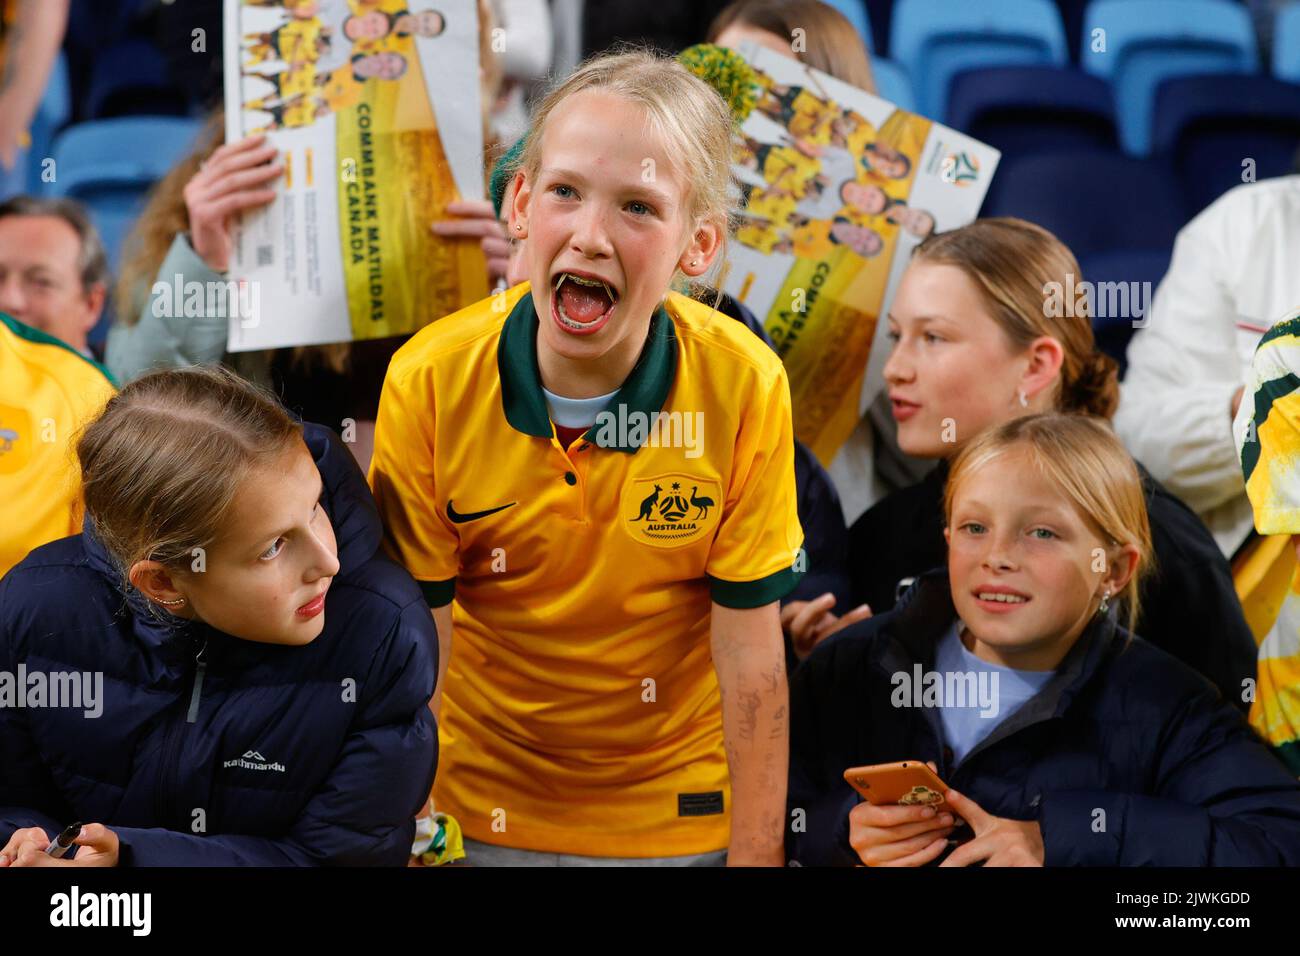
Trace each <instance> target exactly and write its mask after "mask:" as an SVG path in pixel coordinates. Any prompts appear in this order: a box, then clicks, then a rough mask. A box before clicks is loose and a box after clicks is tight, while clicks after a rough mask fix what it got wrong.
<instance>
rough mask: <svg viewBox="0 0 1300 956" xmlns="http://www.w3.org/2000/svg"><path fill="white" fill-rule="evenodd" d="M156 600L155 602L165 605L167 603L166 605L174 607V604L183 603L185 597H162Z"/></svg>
mask: <svg viewBox="0 0 1300 956" xmlns="http://www.w3.org/2000/svg"><path fill="white" fill-rule="evenodd" d="M156 600H157V602H158V603H159V604H165V605H167V606H168V607H175V606H176V605H178V604H184V603H185V598H177V599H176V600H174V601H164V600H163V599H162V598H157V599H156Z"/></svg>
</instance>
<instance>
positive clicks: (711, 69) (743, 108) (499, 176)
mask: <svg viewBox="0 0 1300 956" xmlns="http://www.w3.org/2000/svg"><path fill="white" fill-rule="evenodd" d="M677 60H678V62H679V63H681V64H682V66H684V67H686V69H688V70H690V71H691V72H692V73H694V74H695V75H696V76H698V77H699V78H700V79H702V80H703V81H704V82H705V83H708V84H709V86H711V87H713V88H714V89H715V90H717V92H718V95H719V96H721V97H722V101H723V102H724V103H726V104H727V108H728V109H729V110H731V116H732V119H733V120H734V121H735V123H736V125H737V126H739V125H740V124H742V123H744V122H745V120H747V119H749V114H750V113H752V112H753V111H754V104H755V103H756V102H757V101H758V97H757V94H756V93H755V89H756V88H757V86H758V77H757V75H756V74H755V73H754V68H753V67H751V66H750V65H749V64H748V63H747V62H746V61H745V58H744V57H743V56H741V55H740V54H739V53H737V52H736V51H735V50H729V49H727V48H726V47H721V46H718V45H717V44H716V43H697V44H695V46H690V47H687V48H686V49H685V50H683V51H682V52H681V53H679V54H677ZM527 145H528V134H527V133H525V134H524V135H523V136H521V137H519V140H518V141H517V142H516V143H515V144H514V145H513V146H511V147H510V148H509V149H508V150H506V152H505V153H504V154H503V155H502V156H501V158H500V159H498V160H497V161H496V165H494V166H493V167H492V176H491V178H490V179H489V180H488V191H489V192H490V193H491V194H492V208H493V209H494V210H496V215H497V218H498V219H500V218H501V203H502V202H503V201H504V200H505V195H506V187H507V186H509V185H510V180H511V179H512V178H513V177H514V174H515V170H516V169H517V168H518V165H519V160H520V157H522V156H523V154H524V148H525V147H526V146H527Z"/></svg>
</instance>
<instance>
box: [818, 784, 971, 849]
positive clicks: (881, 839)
mask: <svg viewBox="0 0 1300 956" xmlns="http://www.w3.org/2000/svg"><path fill="white" fill-rule="evenodd" d="M844 779H845V780H846V781H848V783H849V785H850V786H852V787H853V789H855V790H857V791H858V793H860V794H862V796H863V797H864V798H865V799H866V801H867V802H866V803H860V804H858V805H857V806H856V807H854V808H853V810H852V811H850V813H849V845H850V846H852V847H853V849H854V850H855V851H856V852H857V854H858V857H859V858H860V859H861V860H862V862H863V863H865V864H866V865H867V866H924V865H925V864H926V863H929V862H930V861H931V860H933V859H935V858H936V857H938V856H939V854H941V853H942V852H943V851H944V850H945V849H946V848H947V846H948V836H949V835H950V834H951V833H952V832H953V830H954V828H955V827H956V825H957V821H956V819H955V818H954V816H953V814H952V812H951V811H950V809H949V808H948V807H947V806H946V805H945V804H944V796H943V795H944V793H946V792H947V790H948V787H947V785H946V784H945V783H944V782H943V781H942V780H940V779H939V777H938V775H937V774H935V772H934V771H933V770H931V769H930V768H929V767H927V766H926V765H925V764H924V763H922V762H921V761H919V760H905V761H902V762H899V763H891V764H876V765H873V766H868V767H853V768H850V769H849V770H846V771H845V772H844Z"/></svg>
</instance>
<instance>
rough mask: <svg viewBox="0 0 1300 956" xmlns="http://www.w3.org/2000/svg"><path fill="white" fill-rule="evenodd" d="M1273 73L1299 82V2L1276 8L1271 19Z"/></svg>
mask: <svg viewBox="0 0 1300 956" xmlns="http://www.w3.org/2000/svg"><path fill="white" fill-rule="evenodd" d="M1273 75H1274V76H1276V77H1277V78H1278V79H1279V80H1290V81H1291V82H1292V83H1300V3H1291V4H1288V5H1287V6H1285V7H1283V8H1282V9H1281V10H1278V11H1277V19H1276V20H1274V21H1273Z"/></svg>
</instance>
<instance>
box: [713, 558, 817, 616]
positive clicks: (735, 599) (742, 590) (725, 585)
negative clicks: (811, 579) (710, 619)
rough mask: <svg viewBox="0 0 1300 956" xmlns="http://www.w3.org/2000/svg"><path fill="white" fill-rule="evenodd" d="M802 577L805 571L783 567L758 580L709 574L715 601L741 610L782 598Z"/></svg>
mask: <svg viewBox="0 0 1300 956" xmlns="http://www.w3.org/2000/svg"><path fill="white" fill-rule="evenodd" d="M801 577H803V572H802V571H796V570H795V569H794V568H782V569H781V570H780V571H776V572H774V573H772V574H769V575H768V576H767V577H765V578H759V579H758V580H757V581H724V580H722V579H721V578H715V577H714V576H713V575H711V574H710V575H708V578H709V587H710V589H711V590H712V597H713V601H714V603H715V604H721V605H722V606H723V607H730V608H735V609H736V610H740V611H745V610H749V609H750V608H755V607H762V606H763V605H764V604H771V603H772V602H773V601H779V600H781V598H783V597H785V596H786V595H787V594H789V593H790V592H791V591H793V590H794V586H795V585H796V584H798V583H799V579H800V578H801Z"/></svg>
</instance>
